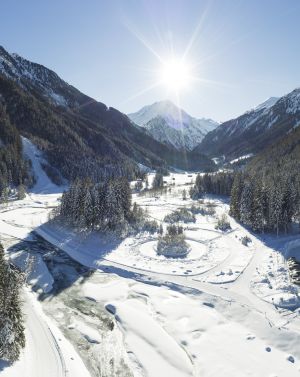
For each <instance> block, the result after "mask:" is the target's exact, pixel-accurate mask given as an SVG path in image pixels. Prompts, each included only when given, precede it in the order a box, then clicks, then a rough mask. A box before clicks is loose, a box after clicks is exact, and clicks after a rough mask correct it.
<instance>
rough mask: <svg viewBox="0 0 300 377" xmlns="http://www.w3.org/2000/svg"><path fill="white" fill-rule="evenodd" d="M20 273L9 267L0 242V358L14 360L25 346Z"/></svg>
mask: <svg viewBox="0 0 300 377" xmlns="http://www.w3.org/2000/svg"><path fill="white" fill-rule="evenodd" d="M21 281H22V280H21V275H20V274H19V273H18V272H17V271H16V270H13V269H12V268H10V266H9V264H8V263H7V261H6V260H5V257H4V250H3V247H2V245H1V244H0V303H1V305H0V358H2V359H5V360H8V361H11V362H13V361H16V360H18V358H19V355H20V350H21V348H23V347H24V346H25V335H24V326H23V318H22V312H21V302H20V297H19V291H20V287H21Z"/></svg>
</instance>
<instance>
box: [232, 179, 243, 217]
mask: <svg viewBox="0 0 300 377" xmlns="http://www.w3.org/2000/svg"><path fill="white" fill-rule="evenodd" d="M242 191H243V183H242V174H241V173H237V174H236V175H235V177H234V181H233V185H232V189H231V200H230V215H231V216H232V217H234V218H235V219H236V220H238V221H239V220H240V218H241V212H240V201H241V196H242Z"/></svg>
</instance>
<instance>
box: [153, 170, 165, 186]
mask: <svg viewBox="0 0 300 377" xmlns="http://www.w3.org/2000/svg"><path fill="white" fill-rule="evenodd" d="M163 186H164V176H163V175H162V173H160V172H159V171H157V172H156V173H155V176H154V178H153V182H152V188H153V189H160V188H162V187H163Z"/></svg>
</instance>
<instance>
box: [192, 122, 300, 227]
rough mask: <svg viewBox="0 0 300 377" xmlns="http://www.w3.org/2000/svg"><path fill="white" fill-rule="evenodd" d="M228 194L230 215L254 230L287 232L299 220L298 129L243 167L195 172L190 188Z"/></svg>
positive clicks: (195, 193) (199, 194) (201, 192)
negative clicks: (215, 171)
mask: <svg viewBox="0 0 300 377" xmlns="http://www.w3.org/2000/svg"><path fill="white" fill-rule="evenodd" d="M206 193H210V194H216V195H226V196H230V214H231V216H233V217H234V218H235V219H236V220H238V221H239V222H241V223H242V224H244V225H246V226H249V227H250V228H251V229H252V230H254V231H256V232H264V231H268V232H275V233H277V234H278V233H279V232H288V231H289V229H290V227H291V224H292V223H293V222H295V223H298V224H299V221H300V129H299V128H298V129H295V130H294V131H292V132H290V133H289V134H288V135H287V136H286V137H284V138H283V139H281V140H280V141H279V142H277V143H276V144H274V145H272V146H271V147H269V148H267V149H266V150H265V151H264V152H263V153H260V154H259V155H257V156H256V157H255V158H253V160H252V161H251V162H250V163H249V164H248V165H247V166H246V168H245V169H244V170H240V171H236V172H234V173H233V172H222V173H213V174H204V175H198V176H197V178H196V182H195V185H194V187H192V189H191V191H190V196H191V197H192V198H193V199H199V198H201V197H202V196H203V195H204V194H206Z"/></svg>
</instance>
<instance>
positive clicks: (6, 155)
mask: <svg viewBox="0 0 300 377" xmlns="http://www.w3.org/2000/svg"><path fill="white" fill-rule="evenodd" d="M28 168H29V163H28V161H26V160H24V159H23V156H22V142H21V138H20V135H19V133H18V131H17V129H16V127H15V126H14V125H13V124H12V123H11V122H10V119H9V117H8V115H7V113H6V110H5V106H3V105H2V103H1V99H0V197H2V198H3V197H5V196H6V195H7V189H8V187H10V186H15V187H18V186H20V185H23V184H26V185H30V184H31V183H32V178H31V176H30V173H29V169H28Z"/></svg>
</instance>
